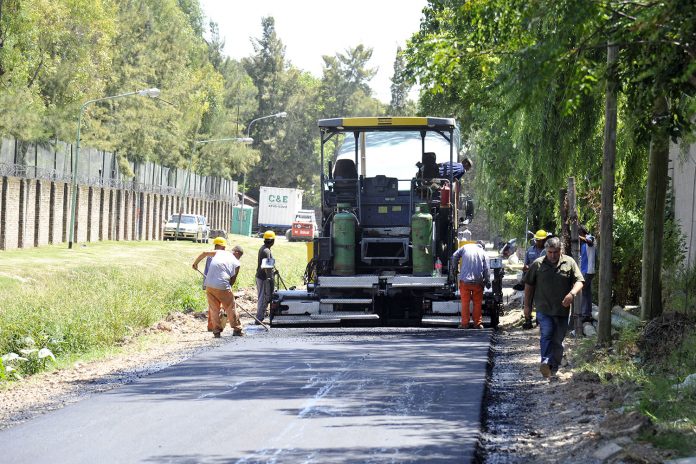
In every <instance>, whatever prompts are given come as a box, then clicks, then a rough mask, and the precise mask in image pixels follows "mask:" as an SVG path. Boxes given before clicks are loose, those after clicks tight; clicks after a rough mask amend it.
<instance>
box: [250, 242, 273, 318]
mask: <svg viewBox="0 0 696 464" xmlns="http://www.w3.org/2000/svg"><path fill="white" fill-rule="evenodd" d="M275 237H276V235H275V232H273V231H272V230H267V231H266V232H264V233H263V245H262V246H261V248H259V256H258V263H257V265H256V293H257V295H258V302H257V303H256V318H257V319H258V320H259V321H263V320H264V318H265V317H266V306H268V302H269V301H270V299H271V290H272V289H271V287H272V286H273V262H272V260H273V254H272V253H271V247H272V246H273V244H274V243H275ZM264 259H265V260H266V263H265V266H264ZM254 323H255V324H259V322H258V321H255V322H254Z"/></svg>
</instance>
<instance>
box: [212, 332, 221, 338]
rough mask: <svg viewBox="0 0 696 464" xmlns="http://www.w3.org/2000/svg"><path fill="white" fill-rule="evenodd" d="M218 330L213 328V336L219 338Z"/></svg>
mask: <svg viewBox="0 0 696 464" xmlns="http://www.w3.org/2000/svg"><path fill="white" fill-rule="evenodd" d="M220 333H221V332H220V331H219V330H213V337H215V338H220Z"/></svg>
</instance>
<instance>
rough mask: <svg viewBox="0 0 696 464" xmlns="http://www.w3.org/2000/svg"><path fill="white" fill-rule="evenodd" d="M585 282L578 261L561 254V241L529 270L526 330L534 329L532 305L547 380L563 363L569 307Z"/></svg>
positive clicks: (552, 240)
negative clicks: (535, 316)
mask: <svg viewBox="0 0 696 464" xmlns="http://www.w3.org/2000/svg"><path fill="white" fill-rule="evenodd" d="M583 282H584V278H583V277H582V273H581V272H580V268H579V267H578V265H577V263H576V262H575V260H574V259H573V258H571V257H569V256H565V255H564V254H563V253H562V252H561V241H560V239H559V238H558V237H552V238H550V239H548V241H547V242H546V254H545V255H544V256H542V257H540V258H537V259H536V260H535V261H534V262H533V263H532V264H531V266H530V267H529V271H528V272H527V274H526V276H525V280H524V284H525V285H524V318H525V327H524V328H528V329H531V328H532V303H533V304H534V306H535V307H536V312H537V320H538V321H539V331H540V335H541V338H540V348H541V363H540V364H539V370H540V372H541V375H543V376H544V378H547V379H548V378H549V377H551V376H552V375H555V374H556V371H558V367H559V366H560V365H561V360H562V359H563V339H564V338H565V335H566V331H567V330H568V315H569V313H570V309H569V308H570V305H571V303H572V302H573V299H574V298H575V296H576V295H577V294H578V293H579V292H580V291H581V290H582V287H583Z"/></svg>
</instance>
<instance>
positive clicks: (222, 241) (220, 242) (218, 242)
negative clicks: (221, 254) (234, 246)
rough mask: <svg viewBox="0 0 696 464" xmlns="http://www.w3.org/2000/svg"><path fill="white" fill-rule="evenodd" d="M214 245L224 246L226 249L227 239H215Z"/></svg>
mask: <svg viewBox="0 0 696 464" xmlns="http://www.w3.org/2000/svg"><path fill="white" fill-rule="evenodd" d="M213 245H222V246H224V247H226V246H227V240H225V239H224V238H222V237H215V238H214V239H213Z"/></svg>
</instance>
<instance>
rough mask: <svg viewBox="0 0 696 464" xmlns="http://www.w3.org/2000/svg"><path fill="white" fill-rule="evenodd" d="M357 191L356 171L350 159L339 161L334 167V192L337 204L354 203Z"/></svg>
mask: <svg viewBox="0 0 696 464" xmlns="http://www.w3.org/2000/svg"><path fill="white" fill-rule="evenodd" d="M357 191H358V170H357V168H356V167H355V162H354V161H353V160H352V159H340V160H338V161H336V166H335V167H334V192H335V193H336V200H337V201H338V202H341V203H342V202H350V203H355V194H356V192H357Z"/></svg>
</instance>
